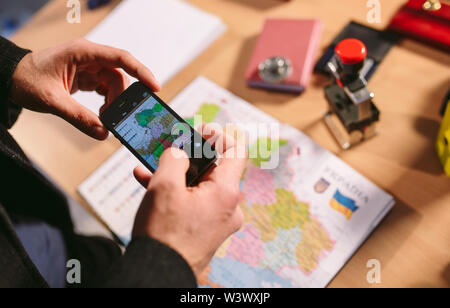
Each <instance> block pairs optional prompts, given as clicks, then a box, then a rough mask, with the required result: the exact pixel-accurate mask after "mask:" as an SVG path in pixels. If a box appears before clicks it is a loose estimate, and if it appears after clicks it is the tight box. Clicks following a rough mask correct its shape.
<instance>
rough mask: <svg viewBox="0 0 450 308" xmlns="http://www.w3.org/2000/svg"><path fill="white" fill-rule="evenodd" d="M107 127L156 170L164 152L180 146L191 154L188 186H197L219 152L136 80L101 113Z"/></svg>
mask: <svg viewBox="0 0 450 308" xmlns="http://www.w3.org/2000/svg"><path fill="white" fill-rule="evenodd" d="M100 119H101V121H102V122H103V124H104V125H105V126H106V128H107V129H108V130H109V131H110V132H111V133H112V134H113V135H114V136H115V137H116V138H117V139H119V140H120V142H121V143H122V144H123V145H124V146H125V147H127V148H128V150H130V151H131V153H133V154H134V156H136V157H137V158H138V159H139V160H140V161H141V162H142V163H143V164H144V165H145V166H146V167H147V168H148V169H149V170H150V171H151V172H152V173H154V172H155V171H156V170H157V169H158V165H159V159H160V157H161V155H162V153H163V152H164V151H165V150H166V149H168V148H170V147H177V148H179V149H181V150H183V151H185V152H186V154H188V157H189V161H190V167H189V170H188V172H187V174H186V183H187V185H188V186H195V185H196V184H198V181H199V180H200V179H201V177H202V176H203V175H204V174H205V173H206V172H207V171H208V170H209V168H211V167H212V166H213V165H214V164H215V162H216V160H217V152H216V151H215V149H214V147H213V146H212V145H211V144H210V143H209V142H208V141H206V140H205V139H204V138H203V137H202V136H201V135H200V134H199V133H198V132H197V131H196V130H195V129H193V128H192V127H191V126H190V125H189V124H188V123H187V122H186V121H185V120H184V119H183V118H182V117H180V116H179V115H178V114H177V113H176V112H175V111H173V110H172V109H171V108H170V107H169V106H168V105H167V104H166V103H164V102H163V101H162V99H160V98H159V97H158V96H157V95H156V94H155V93H153V92H152V91H151V90H150V89H149V88H148V87H147V86H145V85H144V84H142V83H140V82H136V83H134V84H132V85H131V86H130V87H129V88H128V89H127V90H125V92H123V93H122V94H121V95H120V96H119V97H118V98H117V99H116V100H115V101H114V102H113V103H111V104H110V105H109V106H108V107H107V108H106V109H105V110H104V111H103V112H102V113H101V115H100Z"/></svg>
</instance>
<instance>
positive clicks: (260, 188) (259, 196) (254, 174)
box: [242, 165, 277, 205]
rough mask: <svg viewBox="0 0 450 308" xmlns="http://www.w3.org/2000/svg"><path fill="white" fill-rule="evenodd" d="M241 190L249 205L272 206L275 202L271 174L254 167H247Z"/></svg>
mask: <svg viewBox="0 0 450 308" xmlns="http://www.w3.org/2000/svg"><path fill="white" fill-rule="evenodd" d="M242 188H243V193H244V194H245V199H246V201H247V203H248V204H249V205H252V204H255V203H256V204H261V205H265V204H273V203H275V202H276V201H277V198H276V194H275V186H274V182H273V176H272V174H271V173H270V172H267V171H266V170H263V169H260V168H258V167H256V166H254V165H249V166H248V169H247V173H246V174H245V180H244V183H243V187H242Z"/></svg>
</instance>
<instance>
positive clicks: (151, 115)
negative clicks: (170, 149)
mask: <svg viewBox="0 0 450 308" xmlns="http://www.w3.org/2000/svg"><path fill="white" fill-rule="evenodd" d="M162 110H163V106H162V105H161V104H159V103H156V104H155V106H153V108H152V109H146V110H143V111H142V112H140V113H138V114H136V121H137V122H138V124H139V125H140V126H142V127H147V125H148V124H149V123H150V122H151V121H153V119H155V118H156V117H157V116H158V115H157V113H159V112H161V111H162Z"/></svg>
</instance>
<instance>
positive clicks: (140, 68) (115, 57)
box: [78, 42, 161, 91]
mask: <svg viewBox="0 0 450 308" xmlns="http://www.w3.org/2000/svg"><path fill="white" fill-rule="evenodd" d="M81 46H83V44H81ZM84 47H85V48H81V47H80V49H81V50H80V51H81V52H82V55H78V61H80V63H79V64H83V62H84V63H86V62H96V63H99V64H101V65H102V66H106V67H110V68H122V69H124V70H125V71H126V72H127V73H128V74H129V75H131V76H133V77H135V78H137V79H138V80H139V81H141V82H142V83H144V84H145V85H147V86H148V87H149V88H151V89H152V90H153V91H159V90H160V89H161V86H160V84H159V82H158V81H157V80H156V78H155V76H154V75H153V73H152V72H151V71H150V70H149V69H148V68H147V67H146V66H145V65H143V64H142V63H141V62H139V61H138V60H137V59H136V58H134V57H133V56H132V55H131V54H130V53H129V52H127V51H125V50H122V49H117V48H113V47H109V46H104V45H99V44H94V43H92V42H86V43H85V46H84Z"/></svg>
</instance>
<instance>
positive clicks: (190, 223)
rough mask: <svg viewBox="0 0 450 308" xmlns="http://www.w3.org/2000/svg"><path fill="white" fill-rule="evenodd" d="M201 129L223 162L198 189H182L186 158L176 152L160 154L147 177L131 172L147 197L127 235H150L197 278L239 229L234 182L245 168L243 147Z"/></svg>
mask: <svg viewBox="0 0 450 308" xmlns="http://www.w3.org/2000/svg"><path fill="white" fill-rule="evenodd" d="M201 130H202V133H203V137H204V138H205V139H207V140H209V141H210V142H211V143H213V144H214V145H215V147H216V150H217V151H218V152H219V153H220V154H221V155H222V157H223V158H221V160H220V163H219V165H218V166H215V167H213V169H212V170H211V171H210V172H209V173H208V174H207V175H206V176H205V177H204V178H203V179H202V181H201V183H200V184H199V185H198V186H196V187H187V186H186V176H185V175H186V172H187V170H188V168H189V159H188V158H187V155H186V154H185V152H183V151H181V150H178V149H169V150H166V151H165V152H164V153H163V155H162V157H161V159H160V163H159V167H158V170H157V171H156V172H155V174H154V175H153V176H151V175H150V173H149V172H148V171H147V170H146V169H142V168H136V169H135V172H134V174H135V177H136V179H137V180H138V181H139V182H140V183H141V184H142V185H143V186H145V187H146V188H147V194H146V195H145V197H144V200H143V201H142V204H141V206H140V209H139V211H138V214H137V216H136V221H135V225H134V230H133V236H134V237H136V236H142V235H144V236H150V237H152V238H154V239H156V240H158V241H160V242H162V243H164V244H166V245H168V246H169V247H171V248H172V249H174V250H176V251H177V252H178V253H180V254H181V255H182V256H183V257H184V259H185V260H186V261H187V262H188V263H189V265H190V266H191V268H192V270H193V271H194V273H195V275H196V276H197V278H199V276H200V275H201V274H202V272H203V271H204V270H205V269H206V267H207V266H208V264H209V263H210V261H211V259H212V257H213V256H214V254H215V253H216V251H217V249H218V248H219V247H220V246H221V245H222V243H223V242H224V241H225V240H226V239H227V238H228V237H229V236H230V235H232V234H233V233H234V232H236V231H238V230H239V229H240V228H241V226H242V223H243V213H242V211H241V209H240V207H238V203H239V201H240V199H241V193H240V190H239V183H240V179H241V177H242V173H243V172H244V169H245V167H246V163H247V151H246V149H245V144H241V143H239V142H238V141H236V140H235V139H234V138H232V137H231V136H228V135H226V134H223V133H221V132H218V131H214V129H212V128H211V127H207V126H203V127H202V129H201Z"/></svg>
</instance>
